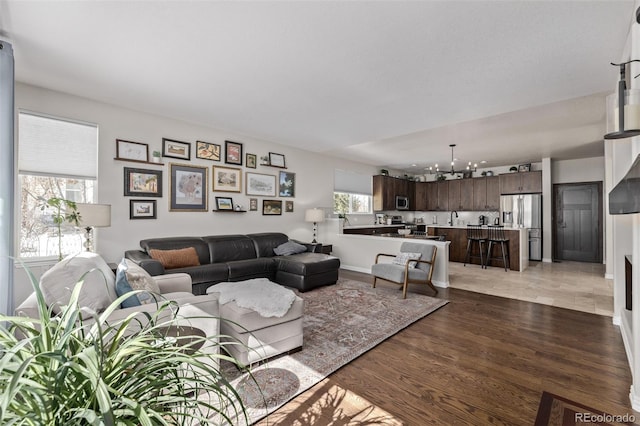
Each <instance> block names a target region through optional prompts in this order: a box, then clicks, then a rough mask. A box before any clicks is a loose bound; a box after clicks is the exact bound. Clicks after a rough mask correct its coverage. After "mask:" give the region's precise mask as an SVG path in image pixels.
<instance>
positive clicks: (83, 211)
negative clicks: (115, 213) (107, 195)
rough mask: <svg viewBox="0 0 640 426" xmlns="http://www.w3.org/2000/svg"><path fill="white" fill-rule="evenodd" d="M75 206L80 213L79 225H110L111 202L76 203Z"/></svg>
mask: <svg viewBox="0 0 640 426" xmlns="http://www.w3.org/2000/svg"><path fill="white" fill-rule="evenodd" d="M76 207H77V209H78V213H80V226H83V227H87V226H93V227H97V228H99V227H106V226H111V204H84V203H77V204H76Z"/></svg>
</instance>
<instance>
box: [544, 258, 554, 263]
mask: <svg viewBox="0 0 640 426" xmlns="http://www.w3.org/2000/svg"><path fill="white" fill-rule="evenodd" d="M542 263H553V260H552V259H549V258H548V257H543V258H542Z"/></svg>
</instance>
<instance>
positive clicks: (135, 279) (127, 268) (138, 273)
mask: <svg viewBox="0 0 640 426" xmlns="http://www.w3.org/2000/svg"><path fill="white" fill-rule="evenodd" d="M134 290H145V291H144V292H141V293H137V294H135V295H133V296H131V297H129V298H127V299H126V300H124V301H123V302H122V303H121V304H120V306H122V307H123V308H131V307H133V306H140V305H144V304H147V303H151V302H154V301H155V300H156V298H155V297H154V296H153V294H152V293H156V294H158V293H160V288H159V287H158V284H157V283H156V282H155V280H154V279H153V278H152V277H151V275H149V273H148V272H147V271H145V270H144V269H143V268H141V267H140V266H139V265H137V264H136V263H135V262H132V261H131V260H129V259H122V261H121V262H120V264H119V265H118V269H117V271H116V294H117V295H118V297H120V296H122V295H123V294H126V293H129V292H130V291H134Z"/></svg>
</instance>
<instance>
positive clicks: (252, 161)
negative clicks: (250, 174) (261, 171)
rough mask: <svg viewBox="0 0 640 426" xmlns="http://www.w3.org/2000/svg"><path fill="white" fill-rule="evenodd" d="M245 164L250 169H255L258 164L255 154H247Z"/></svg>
mask: <svg viewBox="0 0 640 426" xmlns="http://www.w3.org/2000/svg"><path fill="white" fill-rule="evenodd" d="M245 162H246V165H247V167H248V168H250V169H255V168H256V165H257V164H258V157H257V156H256V155H255V154H247V158H246V160H245Z"/></svg>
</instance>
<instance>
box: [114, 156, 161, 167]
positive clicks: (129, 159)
mask: <svg viewBox="0 0 640 426" xmlns="http://www.w3.org/2000/svg"><path fill="white" fill-rule="evenodd" d="M113 159H114V160H118V161H128V162H130V163H142V164H152V165H154V166H164V163H156V162H155V161H143V160H132V159H131V158H119V157H113Z"/></svg>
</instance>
